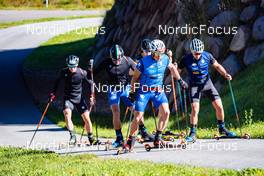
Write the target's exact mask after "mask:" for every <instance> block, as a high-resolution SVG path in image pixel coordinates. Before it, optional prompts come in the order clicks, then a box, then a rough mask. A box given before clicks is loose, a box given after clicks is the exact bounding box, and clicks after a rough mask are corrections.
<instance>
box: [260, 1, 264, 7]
mask: <svg viewBox="0 0 264 176" xmlns="http://www.w3.org/2000/svg"><path fill="white" fill-rule="evenodd" d="M260 7H262V8H264V0H261V3H260Z"/></svg>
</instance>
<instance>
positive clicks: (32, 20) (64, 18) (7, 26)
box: [0, 15, 104, 29]
mask: <svg viewBox="0 0 264 176" xmlns="http://www.w3.org/2000/svg"><path fill="white" fill-rule="evenodd" d="M96 17H104V15H83V16H70V17H54V18H53V17H52V18H40V19H31V20H22V21H14V22H6V23H0V29H5V28H9V27H13V26H18V25H23V24H32V23H40V22H47V21H58V20H73V19H81V18H96Z"/></svg>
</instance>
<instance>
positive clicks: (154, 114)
mask: <svg viewBox="0 0 264 176" xmlns="http://www.w3.org/2000/svg"><path fill="white" fill-rule="evenodd" d="M151 109H152V113H153V119H154V123H155V127H156V131H157V130H158V126H157V120H156V112H155V108H154V105H153V102H151Z"/></svg>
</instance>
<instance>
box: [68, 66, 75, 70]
mask: <svg viewBox="0 0 264 176" xmlns="http://www.w3.org/2000/svg"><path fill="white" fill-rule="evenodd" d="M68 67H69V69H75V68H77V67H76V66H68Z"/></svg>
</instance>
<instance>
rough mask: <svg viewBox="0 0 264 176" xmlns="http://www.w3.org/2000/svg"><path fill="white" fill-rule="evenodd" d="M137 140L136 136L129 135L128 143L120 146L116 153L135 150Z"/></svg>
mask: <svg viewBox="0 0 264 176" xmlns="http://www.w3.org/2000/svg"><path fill="white" fill-rule="evenodd" d="M135 141H136V138H135V137H129V138H128V140H127V142H126V143H123V144H122V146H120V147H118V149H117V152H116V154H117V155H120V154H125V153H130V152H133V148H134V145H135Z"/></svg>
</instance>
